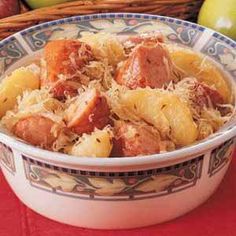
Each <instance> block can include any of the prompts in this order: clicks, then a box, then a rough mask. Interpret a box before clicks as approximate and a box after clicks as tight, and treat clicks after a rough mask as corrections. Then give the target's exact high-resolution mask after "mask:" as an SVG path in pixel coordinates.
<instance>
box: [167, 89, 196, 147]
mask: <svg viewBox="0 0 236 236" xmlns="http://www.w3.org/2000/svg"><path fill="white" fill-rule="evenodd" d="M163 102H165V105H163V109H162V111H163V113H164V115H165V117H166V118H167V120H168V121H169V124H170V127H171V132H170V136H171V138H172V139H173V140H174V142H175V143H176V144H177V145H179V146H185V145H189V144H191V143H193V142H194V141H195V140H196V139H197V136H198V131H197V125H196V124H195V123H194V121H193V118H192V114H191V112H190V110H189V108H188V106H187V105H186V104H185V103H183V102H182V101H181V100H180V99H179V98H178V97H177V96H175V95H171V94H170V95H167V96H166V97H165V98H164V99H163Z"/></svg>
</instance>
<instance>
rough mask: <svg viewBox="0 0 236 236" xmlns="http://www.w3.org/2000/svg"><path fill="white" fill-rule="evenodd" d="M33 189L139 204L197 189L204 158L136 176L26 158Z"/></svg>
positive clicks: (143, 172)
mask: <svg viewBox="0 0 236 236" xmlns="http://www.w3.org/2000/svg"><path fill="white" fill-rule="evenodd" d="M23 160H24V168H25V174H26V178H27V179H28V180H29V182H30V184H31V186H33V187H36V188H39V189H43V190H46V191H49V192H53V193H56V194H59V195H66V196H70V197H74V198H81V199H94V200H106V201H107V200H111V201H117V200H138V199H145V198H153V197H158V196H163V195H168V194H171V193H175V192H178V191H182V190H184V189H187V188H190V187H192V186H195V184H196V183H197V180H198V179H199V178H200V177H201V173H202V165H203V156H199V157H197V158H194V159H192V160H190V161H186V162H183V163H180V164H177V165H173V166H169V167H166V168H159V169H149V170H145V171H132V172H93V171H80V170H75V169H67V168H62V167H58V166H53V165H49V164H46V163H43V162H40V161H37V160H34V159H32V158H30V157H26V156H23Z"/></svg>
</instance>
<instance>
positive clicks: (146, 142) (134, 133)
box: [112, 121, 160, 157]
mask: <svg viewBox="0 0 236 236" xmlns="http://www.w3.org/2000/svg"><path fill="white" fill-rule="evenodd" d="M159 152H160V136H159V134H158V133H157V132H156V131H154V130H153V128H152V127H151V126H148V125H145V126H138V125H135V124H132V123H129V122H122V121H121V122H117V123H116V125H115V138H114V142H113V150H112V156H123V157H125V156H126V157H129V156H140V155H151V154H155V153H159Z"/></svg>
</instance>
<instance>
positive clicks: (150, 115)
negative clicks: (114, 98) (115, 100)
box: [119, 89, 170, 135]
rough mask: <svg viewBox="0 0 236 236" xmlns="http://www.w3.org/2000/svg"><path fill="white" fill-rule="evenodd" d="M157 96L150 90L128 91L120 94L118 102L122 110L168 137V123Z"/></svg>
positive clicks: (156, 93)
mask: <svg viewBox="0 0 236 236" xmlns="http://www.w3.org/2000/svg"><path fill="white" fill-rule="evenodd" d="M158 94H159V93H158V92H156V91H155V90H151V89H137V90H128V91H126V92H125V93H123V94H121V96H120V100H119V102H120V103H121V106H122V107H123V108H126V109H128V110H129V111H131V112H133V113H135V114H136V115H137V116H138V117H140V118H141V119H143V120H145V121H146V122H148V123H150V124H152V125H154V126H155V127H156V128H157V129H158V130H159V131H160V132H161V134H164V135H168V134H169V132H170V126H169V121H168V120H167V118H166V117H165V115H164V114H163V112H162V111H161V107H162V102H161V100H160V97H159V96H158Z"/></svg>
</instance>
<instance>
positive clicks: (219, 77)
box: [169, 47, 231, 102]
mask: <svg viewBox="0 0 236 236" xmlns="http://www.w3.org/2000/svg"><path fill="white" fill-rule="evenodd" d="M169 52H170V56H171V59H172V60H173V62H174V64H175V65H176V66H177V67H179V68H180V69H182V70H183V71H184V72H185V73H186V76H193V77H196V78H197V79H198V80H199V81H200V82H204V83H206V84H207V85H209V86H210V87H211V86H212V87H215V88H216V90H218V92H219V93H220V95H221V96H222V97H223V98H224V102H230V99H231V92H230V88H229V86H228V84H227V82H226V80H225V78H224V75H223V74H222V73H221V72H220V70H219V69H218V68H217V67H216V66H215V65H213V63H211V62H210V61H209V60H204V58H203V57H202V56H201V55H199V54H197V53H194V52H192V51H190V50H188V49H184V50H183V48H177V47H175V48H172V47H169Z"/></svg>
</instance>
